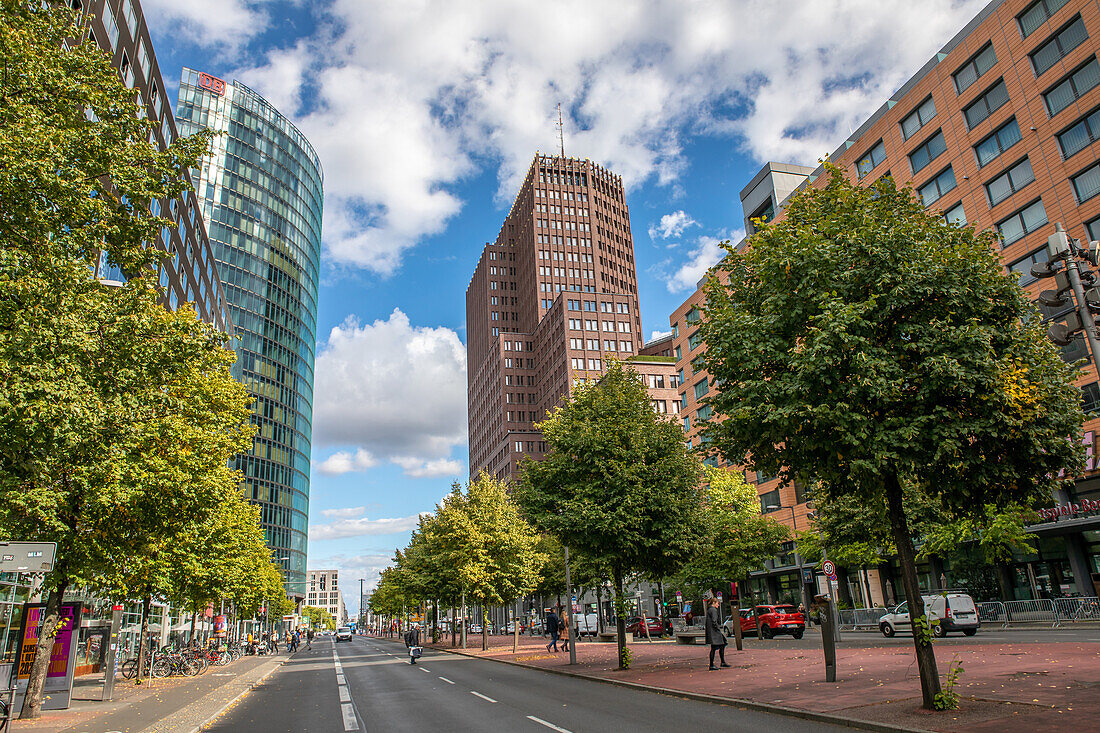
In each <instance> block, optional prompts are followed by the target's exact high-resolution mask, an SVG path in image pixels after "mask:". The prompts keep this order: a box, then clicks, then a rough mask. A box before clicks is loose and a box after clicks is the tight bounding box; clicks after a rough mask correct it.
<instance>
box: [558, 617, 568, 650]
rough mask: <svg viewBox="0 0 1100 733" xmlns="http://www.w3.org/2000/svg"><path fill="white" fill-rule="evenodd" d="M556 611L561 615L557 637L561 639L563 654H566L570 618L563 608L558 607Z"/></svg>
mask: <svg viewBox="0 0 1100 733" xmlns="http://www.w3.org/2000/svg"><path fill="white" fill-rule="evenodd" d="M558 611H559V612H560V613H561V629H560V631H559V636H560V637H561V641H562V645H561V650H562V651H563V652H567V651H569V627H570V623H569V621H570V616H569V612H568V611H566V610H565V609H564V608H561V607H559V608H558Z"/></svg>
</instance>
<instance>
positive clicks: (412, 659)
mask: <svg viewBox="0 0 1100 733" xmlns="http://www.w3.org/2000/svg"><path fill="white" fill-rule="evenodd" d="M405 646H406V647H408V649H409V664H416V658H417V657H419V656H420V654H421V653H422V650H421V648H420V626H419V625H418V624H413V625H412V626H411V627H409V630H408V631H406V632H405Z"/></svg>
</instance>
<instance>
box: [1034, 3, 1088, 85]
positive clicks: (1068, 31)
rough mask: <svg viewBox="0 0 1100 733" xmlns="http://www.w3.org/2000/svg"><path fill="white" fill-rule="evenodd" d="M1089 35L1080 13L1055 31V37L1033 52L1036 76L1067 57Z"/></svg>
mask: <svg viewBox="0 0 1100 733" xmlns="http://www.w3.org/2000/svg"><path fill="white" fill-rule="evenodd" d="M1088 37H1089V34H1088V31H1086V30H1085V23H1084V22H1083V21H1082V20H1081V16H1080V15H1078V16H1077V17H1076V18H1074V19H1073V20H1072V21H1070V22H1069V23H1068V24H1067V25H1065V26H1064V27H1063V28H1062V29H1061V30H1060V31H1058V32H1057V33H1055V34H1054V37H1053V38H1051V39H1050V40H1049V41H1047V42H1046V43H1044V44H1043V45H1042V46H1039V48H1037V49H1035V50H1034V51H1032V52H1031V65H1032V66H1033V67H1035V76H1039V75H1040V74H1042V73H1043V72H1044V71H1048V70H1049V69H1050V67H1052V66H1054V65H1055V64H1056V63H1058V62H1059V61H1061V60H1062V59H1063V58H1065V57H1066V55H1067V54H1069V52H1070V51H1072V50H1073V49H1075V48H1077V47H1078V46H1080V45H1081V44H1082V43H1084V42H1085V39H1087V38H1088Z"/></svg>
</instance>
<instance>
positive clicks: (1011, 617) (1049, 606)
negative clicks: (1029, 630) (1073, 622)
mask: <svg viewBox="0 0 1100 733" xmlns="http://www.w3.org/2000/svg"><path fill="white" fill-rule="evenodd" d="M1004 605H1005V611H1006V613H1007V614H1008V621H1009V623H1025V622H1030V623H1037V622H1038V623H1049V624H1050V625H1051V627H1052V628H1053V627H1056V626H1058V625H1059V624H1060V622H1061V619H1059V618H1058V609H1057V608H1055V606H1054V601H1052V600H1050V599H1049V598H1040V599H1039V600H1035V601H1006V602H1005V604H1004Z"/></svg>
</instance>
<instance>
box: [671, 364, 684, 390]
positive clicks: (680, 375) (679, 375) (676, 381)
mask: <svg viewBox="0 0 1100 733" xmlns="http://www.w3.org/2000/svg"><path fill="white" fill-rule="evenodd" d="M669 382H670V383H669V385H668V386H670V387H679V386H680V385H681V384H683V383H684V370H683V369H682V368H681V369H677V370H676V376H675V377H673V378H672V379H671V380H669Z"/></svg>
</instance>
